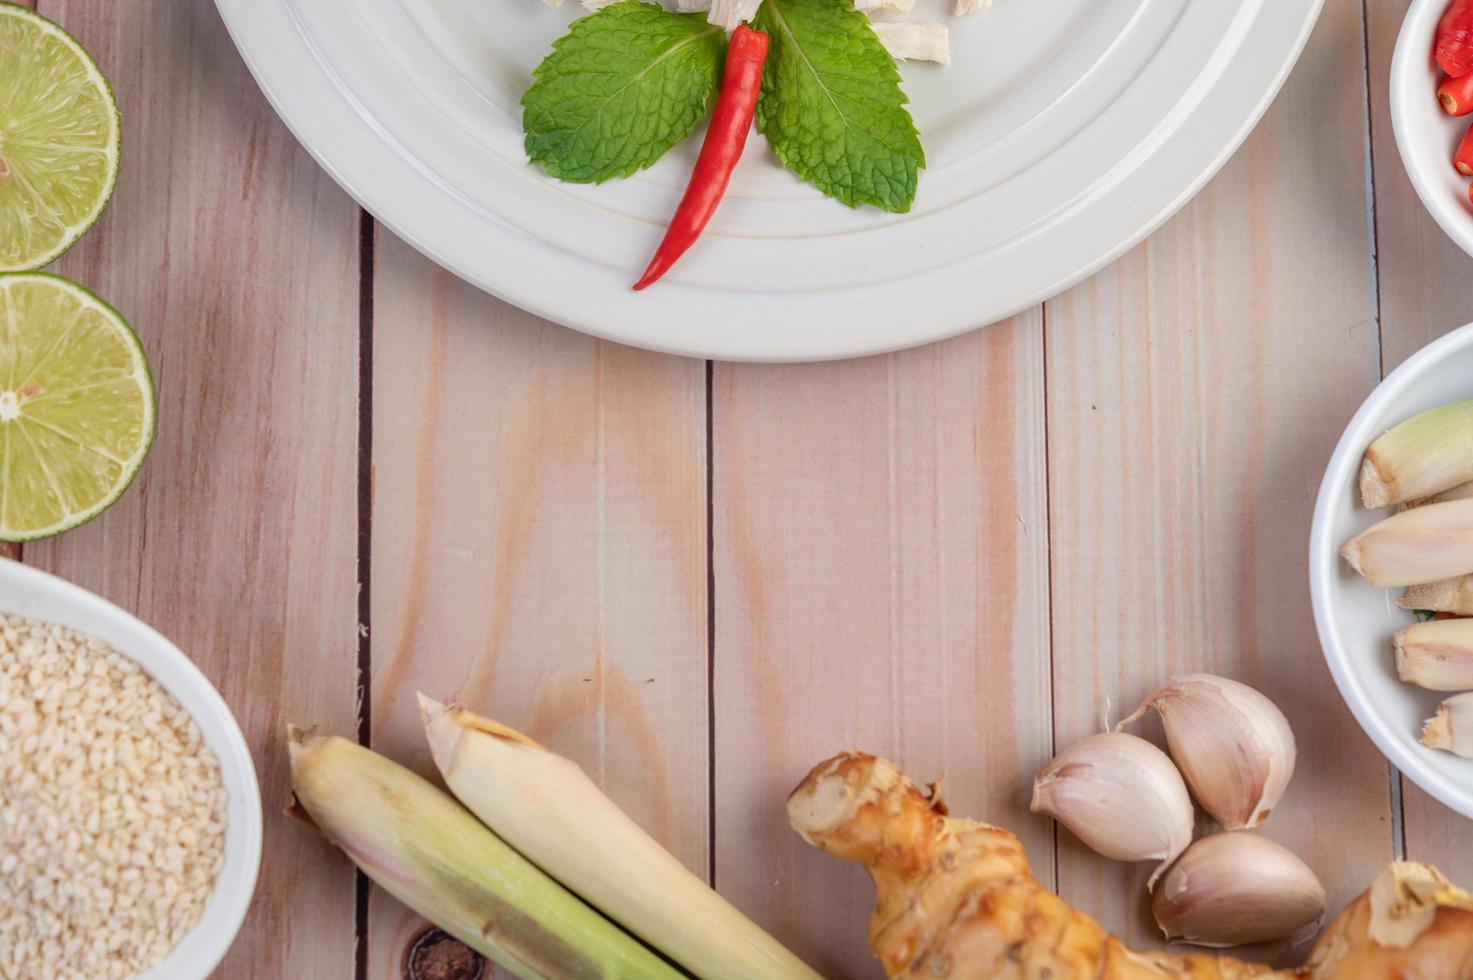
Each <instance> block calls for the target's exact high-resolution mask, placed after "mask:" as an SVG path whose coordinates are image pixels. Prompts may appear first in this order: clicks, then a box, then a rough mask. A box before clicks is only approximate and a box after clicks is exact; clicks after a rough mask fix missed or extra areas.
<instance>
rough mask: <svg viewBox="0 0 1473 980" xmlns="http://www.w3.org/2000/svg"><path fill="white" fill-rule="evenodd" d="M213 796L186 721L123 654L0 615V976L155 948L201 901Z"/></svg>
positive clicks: (122, 962) (211, 850) (212, 832)
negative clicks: (202, 872)
mask: <svg viewBox="0 0 1473 980" xmlns="http://www.w3.org/2000/svg"><path fill="white" fill-rule="evenodd" d="M226 802H227V794H226V792H225V789H224V786H223V784H222V782H221V779H220V767H219V763H218V761H217V760H216V759H215V756H214V753H212V752H211V751H210V750H209V749H208V748H206V747H205V745H204V739H203V737H202V736H201V734H200V731H199V726H198V725H197V724H196V723H195V721H194V719H193V718H191V717H190V715H189V713H188V712H187V711H186V710H185V709H184V708H183V706H182V705H180V704H179V703H178V702H177V701H176V700H175V699H174V698H173V697H172V696H171V695H170V694H169V693H168V692H167V691H165V690H164V689H163V688H162V687H161V686H160V685H159V684H158V682H157V681H156V680H154V679H153V678H152V677H150V676H149V675H148V674H147V673H146V672H145V671H144V670H143V669H142V668H141V667H140V666H139V665H138V664H137V663H136V662H134V661H133V660H131V659H129V658H127V657H124V656H122V655H121V654H119V653H118V652H117V651H115V650H113V649H111V648H110V647H108V646H107V644H105V643H103V642H102V641H101V640H98V639H96V638H93V637H87V636H82V635H79V634H77V633H74V632H72V631H71V630H68V629H65V628H63V627H60V626H56V625H53V624H48V623H39V622H34V621H31V620H26V619H20V618H17V617H9V616H0V980H13V978H20V977H30V976H88V977H119V978H126V977H132V976H136V975H137V974H139V973H141V972H143V971H145V970H147V969H148V968H150V967H151V966H154V965H155V964H157V963H158V962H159V961H160V960H162V959H163V958H164V957H166V956H167V955H168V954H169V952H170V950H172V949H173V947H174V946H175V945H176V944H177V943H178V942H179V940H180V939H182V938H183V937H184V935H185V934H186V933H188V932H189V930H190V929H191V928H193V926H194V925H195V923H197V922H198V921H199V918H200V916H201V914H203V912H204V909H205V906H206V905H207V904H208V903H209V900H210V895H211V892H212V890H213V887H214V876H215V874H217V873H218V870H219V868H220V867H221V866H222V865H223V864H224V859H225V808H226ZM201 869H209V870H208V877H201Z"/></svg>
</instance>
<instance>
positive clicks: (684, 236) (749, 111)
mask: <svg viewBox="0 0 1473 980" xmlns="http://www.w3.org/2000/svg"><path fill="white" fill-rule="evenodd" d="M766 60H767V35H766V34H763V33H762V32H761V31H754V30H752V29H751V28H750V27H748V26H747V25H746V24H741V25H739V26H738V27H737V29H736V31H735V32H733V33H732V35H731V43H730V44H728V45H727V48H726V68H725V69H724V71H723V73H722V76H721V94H720V95H719V96H717V97H716V109H715V111H713V112H712V113H711V125H710V127H709V128H708V129H707V130H706V141H705V142H704V143H702V144H701V155H700V156H699V157H697V158H696V166H695V169H694V170H692V171H691V175H690V184H689V185H688V186H687V187H686V189H685V196H684V197H682V198H681V199H680V206H679V207H677V208H676V209H675V217H674V218H671V219H670V227H669V229H668V230H666V232H665V237H664V239H663V240H662V241H661V242H660V247H659V248H658V249H656V250H655V257H654V258H653V259H650V265H649V268H648V269H645V270H644V275H642V276H640V277H639V282H637V283H635V284H634V288H635V289H643V288H644V287H646V286H648V285H649V284H650V283H652V282H654V281H655V280H656V279H658V278H660V277H661V276H663V275H664V274H665V273H666V272H668V271H669V269H670V267H671V266H672V265H674V264H675V260H676V259H678V258H680V257H681V256H682V255H684V254H685V250H686V249H688V248H690V247H691V245H692V244H694V243H695V240H696V239H697V238H699V237H700V236H701V231H702V230H703V229H704V228H705V227H706V222H708V221H710V220H711V215H713V214H715V213H716V205H718V204H720V203H721V195H722V194H725V193H726V185H727V182H728V181H730V180H731V172H732V171H733V170H734V169H736V165H737V161H738V160H740V159H741V157H742V148H743V147H745V146H746V145H747V132H748V131H749V130H750V129H751V128H752V115H753V113H755V112H756V111H757V92H758V90H759V89H760V88H761V86H762V64H763V62H765V61H766Z"/></svg>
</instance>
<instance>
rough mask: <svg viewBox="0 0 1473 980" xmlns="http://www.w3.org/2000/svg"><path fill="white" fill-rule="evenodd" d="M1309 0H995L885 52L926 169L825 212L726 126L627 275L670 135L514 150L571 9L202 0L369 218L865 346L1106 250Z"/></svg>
mask: <svg viewBox="0 0 1473 980" xmlns="http://www.w3.org/2000/svg"><path fill="white" fill-rule="evenodd" d="M1321 2H1322V0H997V4H996V6H994V7H993V8H991V9H990V10H985V11H983V12H980V13H977V14H973V15H971V16H969V17H963V18H951V17H949V15H948V14H947V12H946V11H947V9H948V7H947V0H920V2H918V3H917V4H916V10H915V13H914V14H913V15H912V16H913V17H914V18H916V19H935V18H941V19H945V20H946V21H947V23H948V24H949V25H950V27H951V28H952V53H953V63H952V65H951V66H950V67H949V68H938V67H935V66H929V65H908V66H905V68H904V70H903V74H904V76H905V88H906V91H907V92H908V93H909V94H910V96H911V99H912V111H913V113H914V115H915V118H916V122H917V123H918V125H919V127H920V129H921V134H922V140H923V143H924V145H925V148H926V153H927V158H928V161H929V163H930V167H929V169H928V170H926V171H925V172H923V173H922V175H921V180H920V191H919V194H918V195H917V197H916V201H915V206H914V208H913V209H912V211H911V212H910V213H909V214H906V215H889V214H884V213H882V212H879V211H876V210H873V209H869V208H864V209H860V210H855V211H851V210H849V209H847V208H845V207H843V206H842V205H840V204H837V203H835V202H834V201H831V200H829V199H827V198H825V197H823V196H822V195H820V194H819V193H818V192H817V191H815V190H813V189H812V188H811V187H809V186H807V185H805V184H802V183H800V182H799V181H798V180H797V179H796V178H794V177H793V176H792V175H791V174H789V173H788V172H786V171H785V170H783V169H782V168H781V167H780V166H779V165H778V164H777V162H776V159H775V158H774V157H773V156H772V154H771V151H770V150H769V149H768V148H767V146H766V144H765V142H764V141H762V140H761V139H760V138H759V139H754V140H753V141H752V142H751V143H749V149H748V153H747V157H746V158H745V159H743V161H742V165H741V166H740V168H739V169H738V172H737V174H736V176H735V178H734V179H733V181H732V185H731V188H730V190H729V192H728V194H727V200H726V201H725V203H724V205H723V206H722V208H721V210H720V211H719V212H718V213H717V215H716V217H715V219H714V220H713V221H712V223H711V226H710V227H709V228H708V229H707V232H706V234H705V236H704V238H703V239H702V241H701V243H700V244H699V246H698V247H697V248H695V249H692V251H691V252H690V253H689V254H687V255H686V257H685V258H684V259H683V260H682V261H681V263H680V264H679V265H678V266H677V267H676V268H675V270H674V271H673V272H672V273H671V274H669V275H667V276H666V278H665V279H664V280H663V281H661V282H660V283H659V284H658V285H657V286H656V287H652V288H651V289H649V290H648V291H646V292H644V293H640V294H636V293H633V292H631V291H630V288H629V287H630V284H631V283H632V282H633V281H634V279H635V278H636V276H637V275H638V273H639V272H640V271H641V270H642V269H643V267H644V265H645V263H646V261H647V260H648V258H649V256H650V253H651V252H652V251H653V250H654V247H655V244H656V243H657V242H658V241H659V239H660V236H661V233H662V230H663V227H664V224H665V223H666V221H667V220H668V218H669V215H670V213H671V211H672V209H673V208H674V206H675V202H676V201H677V200H678V199H679V197H680V193H681V190H682V189H683V187H684V183H685V179H686V176H687V174H688V173H689V169H690V165H691V162H692V160H693V159H694V155H695V150H696V148H697V144H698V141H697V140H690V141H687V143H686V144H685V145H683V146H681V147H680V148H678V149H677V150H676V151H675V152H672V153H670V154H668V155H667V156H666V158H665V159H664V160H662V161H661V162H660V163H659V164H657V165H656V166H655V167H653V168H651V169H650V170H648V171H645V172H644V173H642V174H640V175H638V176H636V177H634V178H631V179H628V180H623V181H615V182H611V183H609V184H605V185H603V186H583V185H572V184H561V183H558V182H556V181H553V180H551V179H549V178H548V177H546V176H545V175H544V174H542V173H541V172H540V171H538V170H536V169H534V168H532V167H531V166H529V165H528V164H527V163H526V159H525V156H524V154H523V151H522V133H521V119H520V108H519V105H518V99H519V98H520V97H521V94H522V92H523V90H524V89H525V88H526V86H527V84H528V81H529V77H530V72H531V69H532V68H533V67H534V66H535V65H536V64H537V63H538V61H540V60H541V59H542V58H543V56H544V55H546V53H547V51H548V49H549V45H550V44H551V42H552V40H553V39H554V38H556V37H558V36H559V35H561V34H562V33H563V32H564V31H565V30H566V28H567V25H568V23H569V22H570V21H571V20H572V19H573V18H574V17H575V16H577V15H578V13H579V12H580V11H579V8H578V6H577V3H576V2H570V3H567V4H565V5H564V6H563V7H561V8H558V9H553V8H549V7H546V6H544V5H543V4H542V3H541V2H540V0H216V3H217V4H218V6H219V8H220V10H221V12H222V14H223V15H224V18H225V22H226V24H227V25H228V26H229V28H230V31H231V34H232V35H233V36H234V38H235V41H236V45H237V46H238V47H239V48H240V50H241V52H242V54H243V55H244V57H245V59H246V62H247V63H248V64H249V65H250V67H251V70H252V71H253V72H254V73H255V76H256V78H257V80H258V81H259V82H260V84H261V87H262V88H263V89H264V90H265V92H266V94H267V96H268V97H269V98H270V99H271V101H272V103H273V104H274V105H275V106H276V109H277V111H278V112H279V113H280V114H281V116H282V118H284V119H285V120H286V122H287V124H288V125H289V126H290V127H291V128H292V130H293V131H294V132H295V133H296V134H297V136H298V137H299V138H300V139H301V140H302V142H303V143H304V144H305V145H306V146H307V148H308V149H309V150H310V151H311V152H312V153H313V154H314V155H315V156H316V157H317V159H318V160H319V161H320V162H321V163H322V164H323V166H324V167H326V168H327V170H328V171H329V172H330V173H331V174H332V175H333V176H334V177H335V178H336V179H337V181H338V182H339V183H340V184H342V185H343V187H344V188H346V189H347V190H348V192H349V193H351V194H352V195H353V196H354V197H356V198H357V199H358V200H359V201H360V202H362V203H363V205H364V206H365V207H367V208H368V209H369V210H370V211H372V212H373V213H374V214H375V215H376V216H377V217H378V218H379V219H380V220H381V221H383V222H384V223H385V224H386V225H387V226H388V227H389V228H391V229H393V230H394V231H395V232H396V233H397V234H399V235H400V236H401V237H403V238H405V239H406V240H407V241H409V242H410V243H412V244H413V245H414V246H415V247H417V248H419V249H420V250H421V251H423V252H425V253H426V254H427V255H429V256H430V257H431V258H433V259H435V260H436V261H437V262H439V263H440V264H442V265H443V266H445V267H446V268H448V269H450V270H451V271H453V272H455V273H456V274H458V275H460V276H462V277H463V278H465V279H467V280H469V281H470V282H473V283H475V284H477V285H479V286H481V287H483V288H485V289H487V290H489V291H490V292H492V293H495V294H496V295H498V296H501V297H503V298H505V299H507V300H509V301H510V302H512V303H515V304H517V305H518V306H522V307H524V308H526V309H528V310H531V311H533V312H535V313H538V314H540V315H542V316H544V317H547V318H549V319H552V320H556V321H558V322H561V323H565V324H568V325H569V326H573V327H577V328H579V329H582V330H586V331H588V332H590V333H594V334H597V335H599V336H603V337H608V338H611V339H614V340H618V341H622V342H625V343H630V344H636V345H639V346H642V347H649V348H654V349H658V350H665V351H672V352H676V353H683V354H692V355H698V356H709V357H722V358H738V359H757V360H795V359H810V358H824V357H841V356H848V355H857V354H865V353H873V352H877V351H883V350H892V349H896V348H900V347H905V346H909V345H912V344H919V343H924V342H927V341H931V340H937V339H940V338H943V337H947V336H950V335H953V334H957V333H960V332H962V331H965V330H967V329H970V328H973V327H977V326H981V325H982V324H985V323H989V322H992V321H994V320H997V319H1000V318H1002V317H1005V316H1008V315H1010V314H1012V313H1015V312H1017V311H1019V310H1021V309H1025V308H1027V307H1028V306H1031V305H1033V304H1035V303H1037V302H1039V301H1041V300H1043V299H1045V298H1047V297H1049V296H1051V295H1053V294H1054V293H1057V292H1058V291H1059V290H1061V289H1063V288H1065V287H1067V286H1069V285H1070V284H1072V283H1074V282H1076V281H1078V280H1079V279H1081V278H1083V277H1084V276H1086V275H1088V274H1089V273H1091V272H1093V271H1095V270H1096V269H1098V268H1100V267H1101V266H1103V265H1104V264H1105V263H1107V262H1109V261H1110V260H1111V259H1113V258H1115V257H1116V256H1118V255H1120V254H1121V253H1122V252H1124V251H1125V250H1126V249H1127V248H1129V247H1130V246H1132V245H1134V244H1135V243H1136V242H1138V241H1140V240H1141V239H1142V238H1143V237H1145V235H1146V234H1147V233H1149V232H1150V231H1151V230H1152V229H1154V228H1155V227H1156V226H1157V225H1159V224H1160V223H1161V222H1162V221H1164V220H1165V219H1166V218H1167V217H1168V216H1169V215H1170V214H1172V213H1173V212H1174V211H1175V210H1176V209H1177V208H1179V207H1180V206H1181V205H1182V204H1184V203H1185V202H1186V201H1187V200H1188V199H1189V198H1190V197H1191V196H1192V194H1193V193H1195V192H1196V191H1197V190H1198V189H1199V188H1200V187H1201V186H1202V185H1203V184H1204V183H1205V182H1206V181H1207V179H1208V178H1209V177H1210V176H1211V175H1212V174H1213V173H1214V172H1215V171H1216V170H1217V168H1218V167H1220V166H1221V165H1222V163H1223V162H1224V161H1225V160H1226V159H1227V157H1228V156H1229V155H1230V154H1231V152H1232V151H1233V150H1234V149H1235V148H1236V147H1237V146H1238V144H1239V143H1240V142H1241V141H1242V140H1243V138H1244V137H1245V136H1246V135H1247V134H1248V132H1249V130H1250V129H1251V128H1252V126H1253V124H1254V123H1255V122H1256V121H1257V120H1258V118H1259V116H1260V115H1261V114H1262V113H1263V111H1264V109H1265V108H1266V107H1267V106H1268V103H1269V102H1270V100H1271V99H1272V98H1273V96H1274V94H1275V93H1276V92H1277V91H1278V88H1279V86H1280V84H1281V83H1282V82H1283V80H1284V78H1285V76H1286V75H1287V74H1288V71H1289V68H1290V67H1291V66H1292V65H1293V63H1294V59H1295V58H1296V57H1297V55H1298V53H1299V51H1300V49H1301V47H1302V46H1303V44H1304V41H1305V39H1306V38H1307V36H1308V34H1309V31H1310V28H1311V27H1312V26H1313V24H1314V21H1315V17H1316V15H1317V14H1318V12H1319V8H1320V5H1321Z"/></svg>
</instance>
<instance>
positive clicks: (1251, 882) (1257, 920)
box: [1151, 832, 1325, 946]
mask: <svg viewBox="0 0 1473 980" xmlns="http://www.w3.org/2000/svg"><path fill="white" fill-rule="evenodd" d="M1151 911H1152V912H1154V913H1155V915H1156V924H1157V925H1159V926H1160V927H1161V931H1162V932H1164V933H1165V934H1166V938H1167V939H1182V940H1184V941H1186V942H1189V943H1197V944H1198V945H1200V946H1237V945H1240V944H1242V943H1257V942H1264V941H1267V940H1270V939H1283V938H1284V937H1285V936H1288V935H1290V934H1292V933H1293V932H1294V931H1295V930H1298V929H1302V928H1303V927H1305V926H1307V925H1309V924H1310V923H1312V922H1314V921H1315V920H1317V919H1318V918H1320V916H1322V915H1324V913H1325V888H1324V886H1323V885H1321V884H1320V880H1319V879H1318V878H1316V877H1315V874H1314V872H1313V871H1311V870H1310V869H1309V866H1308V865H1306V864H1305V863H1304V862H1303V861H1301V860H1299V858H1297V857H1295V856H1294V855H1293V854H1291V853H1290V852H1289V851H1287V850H1285V849H1284V848H1283V847H1280V846H1279V845H1278V844H1275V843H1274V842H1273V841H1271V840H1269V839H1267V838H1265V837H1259V836H1258V835H1256V834H1248V833H1243V832H1237V833H1227V834H1215V835H1213V836H1211V837H1203V838H1202V839H1201V840H1199V841H1197V842H1196V843H1195V844H1193V845H1192V846H1191V847H1189V848H1187V850H1186V853H1185V854H1183V855H1182V856H1181V859H1180V860H1178V861H1177V862H1176V864H1174V865H1172V867H1171V870H1170V871H1168V872H1166V877H1165V878H1164V879H1162V881H1161V885H1160V887H1159V888H1157V889H1156V892H1155V895H1153V896H1152V898H1151Z"/></svg>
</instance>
